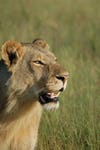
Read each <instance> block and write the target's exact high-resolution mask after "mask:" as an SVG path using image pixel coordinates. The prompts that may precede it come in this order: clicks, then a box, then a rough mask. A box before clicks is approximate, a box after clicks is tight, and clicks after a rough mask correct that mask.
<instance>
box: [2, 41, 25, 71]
mask: <svg viewBox="0 0 100 150" xmlns="http://www.w3.org/2000/svg"><path fill="white" fill-rule="evenodd" d="M1 49H2V52H1V55H2V59H3V60H4V61H5V63H6V65H7V66H8V67H9V68H10V67H12V66H14V65H15V64H16V63H17V61H18V60H19V58H21V57H22V56H23V53H24V52H23V47H22V45H21V43H18V42H16V41H7V42H5V43H4V44H3V46H2V48H1Z"/></svg>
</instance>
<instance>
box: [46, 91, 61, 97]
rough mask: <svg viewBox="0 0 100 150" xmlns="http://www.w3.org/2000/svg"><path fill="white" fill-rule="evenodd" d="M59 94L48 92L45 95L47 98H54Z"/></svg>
mask: <svg viewBox="0 0 100 150" xmlns="http://www.w3.org/2000/svg"><path fill="white" fill-rule="evenodd" d="M59 94H60V92H57V93H53V92H51V93H50V92H49V93H47V96H49V97H50V98H55V97H58V96H59Z"/></svg>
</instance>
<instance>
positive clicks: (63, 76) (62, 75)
mask: <svg viewBox="0 0 100 150" xmlns="http://www.w3.org/2000/svg"><path fill="white" fill-rule="evenodd" d="M56 78H57V79H58V80H61V81H62V82H63V84H64V83H65V81H66V80H67V79H68V78H69V73H68V72H67V73H64V74H61V75H56Z"/></svg>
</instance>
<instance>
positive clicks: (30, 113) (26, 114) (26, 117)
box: [0, 102, 42, 146]
mask: <svg viewBox="0 0 100 150" xmlns="http://www.w3.org/2000/svg"><path fill="white" fill-rule="evenodd" d="M41 111H42V108H41V105H40V104H39V103H38V102H35V103H33V104H32V106H31V107H26V108H25V109H24V111H23V112H22V114H21V116H19V117H18V118H17V119H15V120H8V121H7V120H6V121H5V122H4V123H2V122H1V123H0V133H1V137H0V144H3V141H1V139H2V140H3V139H4V145H5V142H6V143H7V144H8V145H12V144H13V142H12V141H13V140H15V141H16V143H17V145H19V144H20V140H19V139H20V136H22V139H23V140H24V133H25V134H26V135H27V136H29V137H31V134H32V139H30V138H29V139H30V140H32V141H33V142H35V141H36V139H37V133H38V127H39V123H40V118H41V113H42V112H41ZM2 117H3V116H2ZM2 129H5V130H2ZM23 130H24V132H23ZM26 142H29V141H26ZM17 145H16V146H17Z"/></svg>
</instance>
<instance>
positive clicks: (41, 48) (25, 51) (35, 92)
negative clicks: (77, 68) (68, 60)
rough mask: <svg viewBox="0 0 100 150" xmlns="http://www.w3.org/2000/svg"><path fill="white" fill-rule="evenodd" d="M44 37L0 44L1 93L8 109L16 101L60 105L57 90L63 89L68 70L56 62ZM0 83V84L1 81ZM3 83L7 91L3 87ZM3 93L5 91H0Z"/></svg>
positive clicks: (16, 103)
mask: <svg viewBox="0 0 100 150" xmlns="http://www.w3.org/2000/svg"><path fill="white" fill-rule="evenodd" d="M49 49H50V48H49V45H48V44H47V42H46V41H44V40H41V39H36V40H34V41H33V42H32V43H19V42H15V41H7V42H5V43H4V45H3V46H2V61H3V63H4V64H5V68H6V72H7V73H6V75H4V76H7V77H5V79H4V80H5V81H4V85H3V87H1V88H2V95H6V96H2V97H4V99H5V97H6V99H7V103H8V106H9V105H10V104H12V105H10V106H11V107H10V108H9V110H11V109H14V107H15V105H19V103H20V104H22V105H25V104H27V103H33V102H36V101H38V102H39V103H40V104H41V105H42V106H44V108H46V109H55V108H58V106H59V100H58V97H59V94H60V93H61V92H62V91H64V90H65V88H66V85H67V79H68V77H69V73H68V72H66V71H65V70H64V69H63V67H61V65H60V64H59V63H58V62H57V59H56V57H55V55H54V54H53V53H52V52H51V51H50V50H49ZM0 86H1V85H0ZM4 87H6V91H7V92H5V91H3V88H4ZM3 93H4V94H3Z"/></svg>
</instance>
